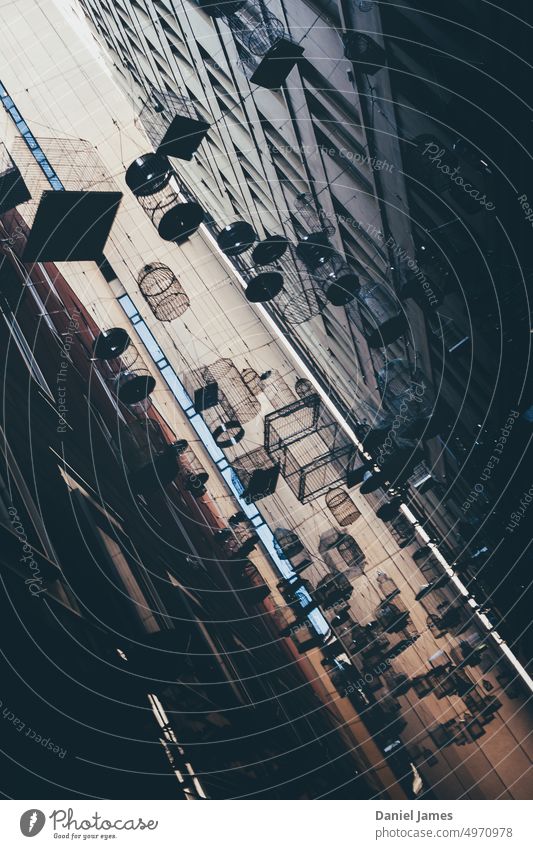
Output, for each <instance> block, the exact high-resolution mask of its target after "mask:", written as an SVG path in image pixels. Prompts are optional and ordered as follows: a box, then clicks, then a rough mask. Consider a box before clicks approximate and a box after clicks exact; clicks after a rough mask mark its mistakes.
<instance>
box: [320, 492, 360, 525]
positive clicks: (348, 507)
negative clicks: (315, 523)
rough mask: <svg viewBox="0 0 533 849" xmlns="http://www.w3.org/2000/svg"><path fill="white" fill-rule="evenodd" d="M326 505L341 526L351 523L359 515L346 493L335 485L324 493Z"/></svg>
mask: <svg viewBox="0 0 533 849" xmlns="http://www.w3.org/2000/svg"><path fill="white" fill-rule="evenodd" d="M326 506H327V508H328V509H329V510H330V512H331V514H332V516H333V518H334V519H335V521H336V522H337V524H338V525H340V526H341V527H346V526H347V525H351V524H353V522H355V521H356V519H358V518H359V516H360V515H361V511H360V510H358V509H357V507H356V506H355V504H354V502H353V501H352V499H351V498H350V496H349V495H348V493H347V492H346V491H345V490H344V489H342V487H337V488H336V489H330V490H329V492H327V493H326Z"/></svg>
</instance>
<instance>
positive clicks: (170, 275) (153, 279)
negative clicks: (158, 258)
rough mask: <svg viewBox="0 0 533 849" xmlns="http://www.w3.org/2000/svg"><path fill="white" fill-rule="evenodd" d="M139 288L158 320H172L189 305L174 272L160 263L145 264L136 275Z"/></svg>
mask: <svg viewBox="0 0 533 849" xmlns="http://www.w3.org/2000/svg"><path fill="white" fill-rule="evenodd" d="M138 284H139V289H140V290H141V294H142V295H143V297H144V299H145V301H146V302H147V304H148V306H149V307H150V309H151V310H152V312H153V314H154V315H155V317H156V318H157V319H158V320H159V321H174V320H175V319H176V318H180V316H182V315H183V313H184V312H186V310H188V308H189V306H190V301H189V297H188V295H187V293H186V292H185V290H184V288H183V286H182V285H181V283H180V282H179V280H178V278H177V277H176V275H175V274H174V272H173V271H172V270H171V269H170V268H168V266H166V265H163V264H162V263H159V262H158V263H152V264H150V265H145V266H144V268H143V269H142V271H141V273H140V274H139V277H138Z"/></svg>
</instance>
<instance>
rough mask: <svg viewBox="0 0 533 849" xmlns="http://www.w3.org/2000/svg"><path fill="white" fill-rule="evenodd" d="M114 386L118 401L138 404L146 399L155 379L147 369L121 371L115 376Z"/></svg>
mask: <svg viewBox="0 0 533 849" xmlns="http://www.w3.org/2000/svg"><path fill="white" fill-rule="evenodd" d="M115 388H116V393H117V397H118V399H119V401H122V403H123V404H127V405H128V406H129V405H133V404H139V403H142V402H144V401H145V400H147V398H148V396H149V395H150V394H151V393H152V392H153V391H154V389H155V379H154V378H153V377H152V375H151V374H150V372H149V371H147V369H136V370H135V371H121V372H119V374H118V375H117V377H116V378H115Z"/></svg>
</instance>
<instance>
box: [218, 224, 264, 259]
mask: <svg viewBox="0 0 533 849" xmlns="http://www.w3.org/2000/svg"><path fill="white" fill-rule="evenodd" d="M256 240H257V234H256V232H255V230H254V228H253V227H252V225H251V224H248V222H247V221H234V222H233V224H228V225H227V226H226V227H224V229H223V230H221V231H220V232H219V233H218V235H217V244H218V246H219V248H220V250H221V251H223V252H224V253H225V254H226V256H239V255H240V254H242V253H244V252H245V251H247V250H249V249H250V248H251V247H252V245H253V243H254V242H255V241H256Z"/></svg>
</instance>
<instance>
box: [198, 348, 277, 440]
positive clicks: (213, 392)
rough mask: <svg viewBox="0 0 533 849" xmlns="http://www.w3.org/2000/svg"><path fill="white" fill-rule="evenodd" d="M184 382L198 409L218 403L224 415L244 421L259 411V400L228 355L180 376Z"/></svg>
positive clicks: (207, 407) (232, 419)
mask: <svg viewBox="0 0 533 849" xmlns="http://www.w3.org/2000/svg"><path fill="white" fill-rule="evenodd" d="M183 383H184V385H185V388H186V390H187V392H188V394H189V395H190V397H191V398H192V399H193V402H194V403H195V408H196V410H197V412H203V411H206V410H209V409H214V408H215V407H216V406H217V405H220V406H221V408H222V410H223V412H224V415H225V417H226V419H229V420H231V421H238V422H240V423H243V424H246V422H249V421H251V420H252V419H254V418H255V417H256V416H257V415H259V413H260V412H261V405H260V403H259V401H258V400H257V398H256V397H255V395H254V394H253V393H252V392H251V391H250V389H249V388H248V386H247V385H246V383H245V382H244V380H243V378H242V375H241V374H240V372H239V370H238V369H237V367H236V366H235V364H234V363H233V361H232V360H230V359H228V358H225V359H220V360H216V362H214V363H211V365H209V366H202V367H201V368H199V369H195V370H194V371H191V372H188V373H187V374H185V375H184V376H183Z"/></svg>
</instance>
